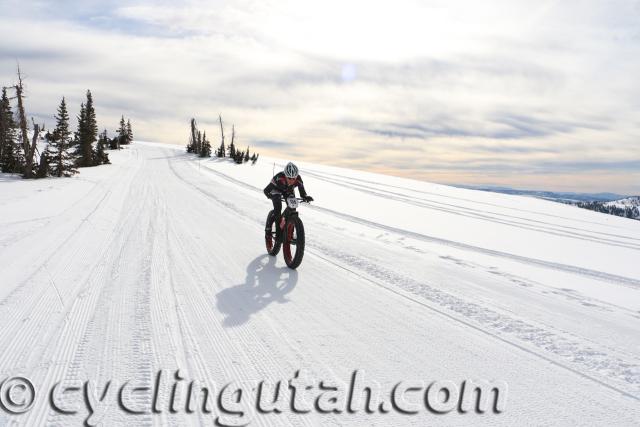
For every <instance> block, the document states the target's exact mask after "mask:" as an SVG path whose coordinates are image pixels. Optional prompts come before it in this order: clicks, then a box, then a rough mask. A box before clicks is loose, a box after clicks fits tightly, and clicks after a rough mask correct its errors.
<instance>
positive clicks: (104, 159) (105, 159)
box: [95, 129, 111, 165]
mask: <svg viewBox="0 0 640 427" xmlns="http://www.w3.org/2000/svg"><path fill="white" fill-rule="evenodd" d="M107 143H108V139H107V130H106V129H105V130H104V132H102V133H101V134H100V137H99V138H98V146H97V148H96V159H95V164H96V165H107V164H109V163H111V162H110V161H109V154H107V153H106V152H105V151H104V150H105V148H106V146H107Z"/></svg>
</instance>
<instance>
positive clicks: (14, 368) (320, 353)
mask: <svg viewBox="0 0 640 427" xmlns="http://www.w3.org/2000/svg"><path fill="white" fill-rule="evenodd" d="M109 155H110V159H111V161H112V162H113V164H112V165H108V166H100V167H96V168H85V169H82V170H81V173H80V174H79V175H77V176H75V177H73V178H68V179H55V178H49V179H44V180H31V181H26V180H19V179H15V178H13V177H10V176H7V175H5V176H3V177H2V178H1V179H0V272H1V278H2V279H1V284H0V321H2V324H3V327H2V330H1V331H0V344H1V345H2V349H3V352H2V353H1V354H0V374H1V375H0V381H2V380H3V379H4V378H5V377H7V376H11V375H22V376H25V377H27V378H29V379H30V380H31V381H33V383H34V385H35V386H36V389H37V390H43V393H44V390H49V389H50V388H51V387H52V385H53V384H55V383H56V382H58V381H66V382H68V381H72V380H81V381H85V380H87V379H90V380H92V381H95V382H97V383H99V384H105V383H106V382H107V381H109V380H115V381H120V382H124V381H127V380H133V381H136V380H137V381H139V382H141V383H143V384H146V385H149V384H151V378H152V377H153V375H155V373H156V372H158V371H159V370H161V369H165V370H168V371H171V372H173V371H175V370H176V369H178V368H179V369H180V370H181V373H182V375H183V376H184V377H185V378H188V379H197V380H201V381H210V382H215V383H217V384H226V383H228V382H230V381H245V380H247V381H254V380H261V379H279V378H283V379H286V378H292V377H293V374H294V373H295V372H296V371H297V370H299V369H306V370H308V371H309V372H311V373H312V374H313V375H314V376H315V377H316V378H322V379H326V380H332V379H334V380H345V379H348V378H349V377H350V374H351V373H352V372H353V371H354V370H356V369H362V370H364V371H365V372H366V373H367V376H368V377H371V378H374V379H376V380H377V381H378V382H380V384H381V385H382V386H383V389H385V387H386V389H389V390H390V389H391V388H392V386H393V385H394V384H396V383H397V382H399V381H402V380H411V381H416V380H420V381H424V382H426V383H429V382H431V381H436V380H452V381H456V382H460V381H462V380H464V379H475V378H484V379H488V380H503V381H505V382H506V383H507V384H508V386H509V393H508V400H507V403H506V409H505V411H504V412H503V413H501V414H491V413H487V414H484V415H481V416H480V415H477V414H473V413H467V414H460V413H458V412H456V411H453V412H451V413H449V414H446V415H440V416H435V415H433V414H430V413H429V412H427V411H423V412H421V413H419V414H417V415H404V414H401V413H398V412H395V411H392V412H390V413H387V414H381V413H374V414H367V413H364V412H359V413H357V414H348V413H341V414H335V413H332V414H320V413H317V411H312V412H310V413H307V414H295V413H291V412H290V411H286V412H285V413H283V414H279V415H277V414H268V415H256V416H255V417H253V420H252V424H251V425H318V424H320V423H322V424H337V425H343V424H344V425H380V426H387V425H425V424H434V425H452V424H455V425H463V424H464V425H483V424H484V425H522V424H536V425H575V424H581V425H585V424H592V425H604V424H606V425H637V424H638V421H639V420H640V409H639V408H640V405H638V400H639V399H640V352H639V351H638V349H639V348H640V334H638V330H640V296H639V291H640V274H639V273H640V266H639V265H638V262H637V260H638V254H639V252H640V222H637V221H630V220H627V219H624V218H619V217H615V216H611V215H604V214H600V213H596V212H591V211H588V210H584V209H578V208H576V207H573V206H568V205H564V204H560V203H555V202H550V201H545V200H540V199H534V198H529V197H523V196H514V195H505V194H499V193H489V192H483V191H475V190H469V189H462V188H453V187H448V186H443V185H438V184H431V183H426V182H421V181H414V180H410V179H404V178H396V177H390V176H384V175H378V174H373V173H366V172H360V171H354V170H348V169H341V168H335V167H328V166H322V165H317V164H307V163H304V162H297V163H298V166H299V167H300V170H301V174H302V177H303V178H304V182H305V187H306V188H307V191H308V193H309V194H310V195H312V196H313V197H314V198H315V202H314V203H313V204H311V205H309V206H306V205H305V206H302V207H301V208H300V216H301V218H302V220H303V221H304V224H305V229H306V232H307V250H306V252H305V258H304V260H303V262H302V265H301V266H300V267H299V268H298V270H296V271H292V270H289V269H288V268H286V266H285V265H284V262H283V259H282V255H279V256H278V257H276V258H273V257H269V256H268V255H266V254H265V249H264V242H263V237H262V233H263V231H262V230H263V227H264V220H265V218H266V215H267V212H268V211H269V209H270V206H271V204H270V202H269V201H268V200H267V199H266V198H265V197H264V195H263V194H262V192H261V190H262V188H263V187H264V186H265V185H266V184H267V183H268V181H269V179H270V178H271V174H272V172H273V168H274V164H275V170H276V172H277V171H278V168H281V166H282V165H283V164H284V163H285V162H286V161H287V160H288V159H270V158H266V157H260V159H259V160H258V162H257V163H256V164H255V165H251V164H244V165H235V164H232V163H231V162H229V161H226V160H219V159H215V158H212V159H203V160H201V159H197V158H195V157H192V156H190V155H187V154H185V153H184V148H183V147H181V146H168V145H163V144H154V143H143V142H136V143H135V144H133V145H132V146H131V147H128V148H127V149H125V150H121V151H119V152H112V151H111V152H109ZM38 397H39V398H38V400H37V401H36V403H35V404H34V406H33V408H32V409H31V410H30V411H28V412H27V413H25V414H22V415H9V414H7V413H6V412H3V411H2V409H1V408H0V424H6V423H8V422H10V421H17V422H19V423H21V424H39V425H42V424H56V425H67V424H69V425H77V424H79V423H81V422H82V421H84V420H85V418H86V417H87V410H86V409H85V408H84V407H83V406H80V409H79V411H78V413H77V414H75V415H64V414H58V413H56V412H55V411H53V410H52V409H51V407H50V405H49V404H48V401H47V399H46V396H44V395H43V396H40V395H39V396H38ZM66 399H67V401H71V399H72V398H71V397H67V398H66ZM107 415H108V418H107V419H108V422H107V423H106V424H105V425H118V424H132V417H135V418H133V419H134V420H135V421H134V422H133V424H135V425H153V424H156V425H163V424H164V425H166V424H172V425H177V424H179V425H192V424H193V425H199V424H205V425H213V423H214V421H215V416H216V415H215V414H214V415H208V416H207V415H202V414H186V413H184V411H179V412H178V413H176V414H172V413H169V412H168V411H166V410H165V411H163V412H162V413H160V414H145V415H135V416H134V415H128V414H126V413H124V412H123V411H120V410H118V409H117V408H111V409H110V411H109V412H108V414H107Z"/></svg>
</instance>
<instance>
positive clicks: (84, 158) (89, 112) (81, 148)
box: [76, 90, 98, 167]
mask: <svg viewBox="0 0 640 427" xmlns="http://www.w3.org/2000/svg"><path fill="white" fill-rule="evenodd" d="M83 107H84V108H82V107H81V108H80V116H79V117H78V147H77V149H76V154H77V155H78V159H77V165H78V166H80V167H86V166H93V165H94V164H95V157H96V156H95V152H94V149H93V144H94V143H95V142H96V140H97V138H98V123H97V121H96V111H95V109H94V107H93V97H92V96H91V91H90V90H87V102H86V104H84V105H83Z"/></svg>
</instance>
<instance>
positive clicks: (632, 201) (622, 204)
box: [604, 196, 640, 208]
mask: <svg viewBox="0 0 640 427" xmlns="http://www.w3.org/2000/svg"><path fill="white" fill-rule="evenodd" d="M604 205H605V206H616V207H618V208H632V207H634V206H640V196H634V197H626V198H624V199H620V200H613V201H611V202H606V203H604Z"/></svg>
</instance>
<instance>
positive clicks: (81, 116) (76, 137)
mask: <svg viewBox="0 0 640 427" xmlns="http://www.w3.org/2000/svg"><path fill="white" fill-rule="evenodd" d="M86 116H87V114H86V109H85V107H84V102H82V103H80V112H79V113H78V116H77V117H78V127H77V128H76V131H75V133H74V134H73V142H72V143H71V145H72V146H74V147H75V152H74V154H75V155H76V156H79V155H80V139H81V138H82V135H84V133H85V131H84V123H85V121H86Z"/></svg>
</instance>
